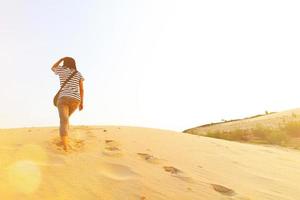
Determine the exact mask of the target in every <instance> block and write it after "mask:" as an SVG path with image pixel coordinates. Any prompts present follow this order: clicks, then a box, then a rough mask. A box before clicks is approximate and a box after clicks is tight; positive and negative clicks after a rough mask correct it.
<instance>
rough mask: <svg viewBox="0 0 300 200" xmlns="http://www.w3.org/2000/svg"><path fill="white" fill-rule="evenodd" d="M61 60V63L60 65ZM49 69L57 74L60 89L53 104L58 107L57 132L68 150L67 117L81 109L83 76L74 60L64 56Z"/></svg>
mask: <svg viewBox="0 0 300 200" xmlns="http://www.w3.org/2000/svg"><path fill="white" fill-rule="evenodd" d="M62 62H63V65H60V64H61V63H62ZM51 70H52V71H53V72H54V73H55V74H56V75H58V76H59V80H60V87H61V88H60V91H59V92H58V95H57V101H56V99H55V102H54V104H55V105H56V106H57V108H58V113H59V118H60V128H59V133H60V137H61V141H62V144H63V148H64V150H65V151H67V150H68V134H69V117H70V116H71V115H72V113H73V112H74V111H75V110H76V109H77V108H79V110H80V111H81V110H82V109H83V81H84V78H83V76H82V75H81V73H80V72H79V71H77V69H76V63H75V60H74V59H73V58H71V57H64V58H61V59H60V60H58V61H57V62H56V63H55V64H54V65H53V66H52V68H51Z"/></svg>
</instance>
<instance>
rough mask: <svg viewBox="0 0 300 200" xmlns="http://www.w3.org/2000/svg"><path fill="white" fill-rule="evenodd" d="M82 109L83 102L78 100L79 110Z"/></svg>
mask: <svg viewBox="0 0 300 200" xmlns="http://www.w3.org/2000/svg"><path fill="white" fill-rule="evenodd" d="M82 109H83V103H82V102H80V105H79V111H81V110H82Z"/></svg>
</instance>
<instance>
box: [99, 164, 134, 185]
mask: <svg viewBox="0 0 300 200" xmlns="http://www.w3.org/2000/svg"><path fill="white" fill-rule="evenodd" d="M100 174H101V175H103V176H105V177H107V178H110V179H113V180H118V181H122V180H129V179H134V178H136V177H137V176H138V174H137V173H135V172H134V171H132V170H131V168H129V167H127V166H125V165H119V164H113V163H103V164H101V165H100Z"/></svg>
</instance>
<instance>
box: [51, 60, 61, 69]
mask: <svg viewBox="0 0 300 200" xmlns="http://www.w3.org/2000/svg"><path fill="white" fill-rule="evenodd" d="M63 60H64V58H61V59H59V60H58V61H57V62H56V63H54V65H53V66H52V67H51V70H52V71H55V69H56V68H57V67H58V65H59V64H60V63H61V62H62V61H63Z"/></svg>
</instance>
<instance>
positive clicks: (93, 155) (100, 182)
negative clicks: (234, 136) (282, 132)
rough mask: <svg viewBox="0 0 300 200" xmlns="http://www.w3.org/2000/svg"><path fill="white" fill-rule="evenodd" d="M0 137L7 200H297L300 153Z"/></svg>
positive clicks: (161, 136) (160, 139)
mask: <svg viewBox="0 0 300 200" xmlns="http://www.w3.org/2000/svg"><path fill="white" fill-rule="evenodd" d="M57 131H58V130H57V128H31V129H29V128H23V129H7V130H4V129H3V130H0V199H17V200H18V199H22V200H23V199H25V200H26V199H28V200H29V199H30V200H31V199H45V200H48V199H49V200H50V199H58V200H69V199H70V200H71V199H72V200H74V199H80V200H82V199H85V200H86V199H87V200H88V199H97V200H99V199H100V200H101V199H103V200H110V199H113V200H126V199H128V200H134V199H136V200H151V199H152V200H161V199H170V200H173V199H179V200H202V199H203V200H208V199H212V200H214V199H218V200H219V199H222V200H223V199H224V200H225V199H231V200H234V199H239V200H250V199H251V200H260V199H274V200H279V199H280V200H292V199H295V200H296V199H299V197H300V190H299V184H300V152H299V151H296V150H291V149H284V148H278V147H267V146H258V145H251V144H241V143H237V142H230V141H224V140H218V139H213V138H206V137H199V136H195V135H190V134H183V133H176V132H172V131H165V130H156V129H146V128H134V127H112V126H110V127H108V126H107V127H92V126H89V127H88V126H80V127H72V129H71V132H72V133H71V137H72V139H71V147H72V149H71V151H70V152H68V153H65V152H63V150H62V147H61V145H60V141H59V139H58V135H57Z"/></svg>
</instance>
